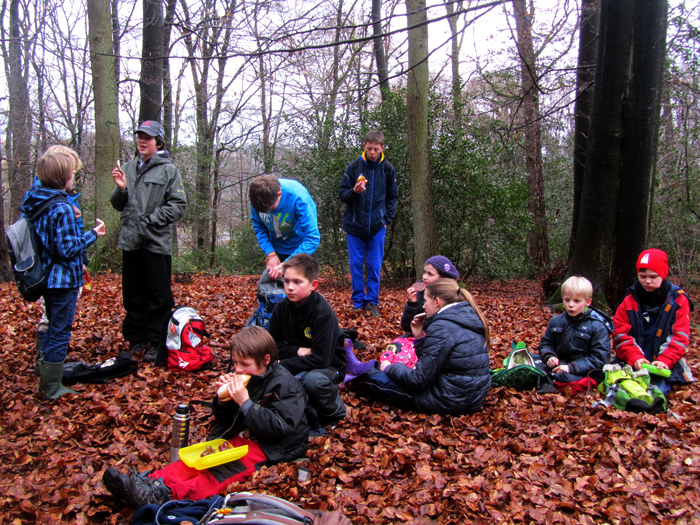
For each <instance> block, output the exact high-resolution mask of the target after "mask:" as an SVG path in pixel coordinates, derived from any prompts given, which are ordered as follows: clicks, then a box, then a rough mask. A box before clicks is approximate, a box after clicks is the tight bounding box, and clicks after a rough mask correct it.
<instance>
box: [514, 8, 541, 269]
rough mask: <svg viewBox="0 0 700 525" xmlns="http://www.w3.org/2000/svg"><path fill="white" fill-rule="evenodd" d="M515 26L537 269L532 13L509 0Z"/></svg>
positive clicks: (536, 105)
mask: <svg viewBox="0 0 700 525" xmlns="http://www.w3.org/2000/svg"><path fill="white" fill-rule="evenodd" d="M513 8H514V9H513V10H514V13H515V26H516V30H517V33H518V52H519V53H520V60H521V65H520V74H521V80H522V90H523V98H522V107H523V114H522V115H523V120H524V124H525V158H526V164H527V184H528V187H529V188H530V196H529V199H528V210H529V212H530V216H531V217H532V229H531V230H530V232H529V234H528V255H529V257H530V262H531V263H532V265H533V266H534V267H535V268H537V269H538V270H541V269H543V268H546V267H547V266H549V241H548V240H547V217H546V214H545V207H544V179H543V178H542V139H541V137H540V122H539V119H540V103H539V96H538V87H537V66H536V64H535V50H534V47H533V43H532V13H529V12H528V10H527V4H526V0H513Z"/></svg>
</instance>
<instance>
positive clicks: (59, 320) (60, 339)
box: [41, 288, 79, 363]
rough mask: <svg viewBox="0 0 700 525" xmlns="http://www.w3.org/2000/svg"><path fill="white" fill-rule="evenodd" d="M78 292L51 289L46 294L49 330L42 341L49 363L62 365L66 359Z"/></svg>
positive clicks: (45, 357)
mask: <svg viewBox="0 0 700 525" xmlns="http://www.w3.org/2000/svg"><path fill="white" fill-rule="evenodd" d="M78 290H79V288H71V289H64V288H49V289H48V290H46V291H45V292H44V304H45V306H46V315H47V317H48V318H49V329H48V330H47V331H46V334H45V335H44V337H43V339H42V341H41V347H42V350H43V352H44V361H46V362H47V363H60V362H62V361H64V360H65V359H66V354H67V353H68V343H69V342H70V338H71V330H72V328H73V318H74V317H75V305H76V304H77V303H78Z"/></svg>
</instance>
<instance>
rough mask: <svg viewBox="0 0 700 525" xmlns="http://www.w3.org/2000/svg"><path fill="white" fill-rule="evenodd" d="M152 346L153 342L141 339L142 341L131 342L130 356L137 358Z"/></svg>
mask: <svg viewBox="0 0 700 525" xmlns="http://www.w3.org/2000/svg"><path fill="white" fill-rule="evenodd" d="M150 348H151V343H149V342H148V341H141V342H140V343H129V357H133V358H134V359H137V358H139V357H140V356H141V354H143V353H144V352H147V351H148V350H149V349H150Z"/></svg>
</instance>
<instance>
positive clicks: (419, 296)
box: [345, 255, 459, 380]
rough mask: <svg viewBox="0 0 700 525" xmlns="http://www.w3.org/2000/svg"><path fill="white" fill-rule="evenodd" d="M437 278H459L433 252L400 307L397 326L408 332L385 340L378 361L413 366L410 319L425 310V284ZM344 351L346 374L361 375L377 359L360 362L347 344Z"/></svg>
mask: <svg viewBox="0 0 700 525" xmlns="http://www.w3.org/2000/svg"><path fill="white" fill-rule="evenodd" d="M441 278H445V279H454V280H455V281H456V280H457V279H459V272H458V271H457V268H455V265H454V264H452V261H450V260H449V259H448V258H447V257H445V256H444V255H435V256H433V257H431V258H430V259H428V260H427V261H425V264H424V265H423V279H422V280H421V281H419V282H418V283H416V284H414V285H413V286H411V287H410V288H409V289H408V290H406V293H407V294H408V302H407V303H406V306H404V309H403V315H402V316H401V329H402V330H403V331H404V333H406V334H408V335H405V336H401V337H398V338H396V339H394V340H393V341H392V342H391V343H389V345H388V346H387V349H386V350H385V351H384V353H382V355H381V356H380V360H381V361H389V362H390V363H402V364H404V365H406V366H408V367H409V368H413V367H414V366H415V365H416V361H417V360H418V358H417V357H416V351H415V349H414V348H413V336H412V335H410V334H411V322H412V321H413V318H414V317H415V316H416V315H418V314H423V313H425V310H424V309H423V305H424V303H425V298H424V293H425V291H424V290H425V287H426V286H427V285H428V284H430V283H432V282H435V281H437V280H438V279H441ZM345 351H346V356H347V360H348V374H350V375H351V376H358V375H361V374H363V373H365V372H367V371H368V370H371V369H372V368H374V367H378V366H379V362H378V361H377V360H376V359H371V360H370V361H368V362H366V363H363V362H361V361H360V360H359V359H357V356H355V352H354V351H353V349H352V346H351V345H348V344H346V345H345ZM347 380H349V379H347Z"/></svg>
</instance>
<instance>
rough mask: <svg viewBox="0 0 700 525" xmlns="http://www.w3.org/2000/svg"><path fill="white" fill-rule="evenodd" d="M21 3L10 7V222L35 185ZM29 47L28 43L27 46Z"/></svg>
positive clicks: (15, 217) (12, 4)
mask: <svg viewBox="0 0 700 525" xmlns="http://www.w3.org/2000/svg"><path fill="white" fill-rule="evenodd" d="M19 7H20V2H19V0H12V2H11V4H10V42H9V52H8V55H9V56H8V59H9V68H8V69H9V77H8V88H9V92H10V93H9V98H10V117H9V128H10V131H11V140H12V145H11V150H10V151H11V153H12V156H11V158H9V159H7V160H8V168H9V170H8V171H9V176H8V180H9V183H10V222H14V221H16V220H17V219H18V218H19V215H20V213H19V208H20V206H21V205H22V202H23V200H24V194H25V193H26V192H27V190H28V189H29V187H30V186H31V183H32V165H31V144H32V114H31V109H30V107H29V86H28V83H27V77H28V71H27V64H26V63H25V62H24V60H23V59H24V57H23V54H24V49H23V42H24V40H23V39H22V34H21V31H20V14H19ZM25 45H26V43H25Z"/></svg>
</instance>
